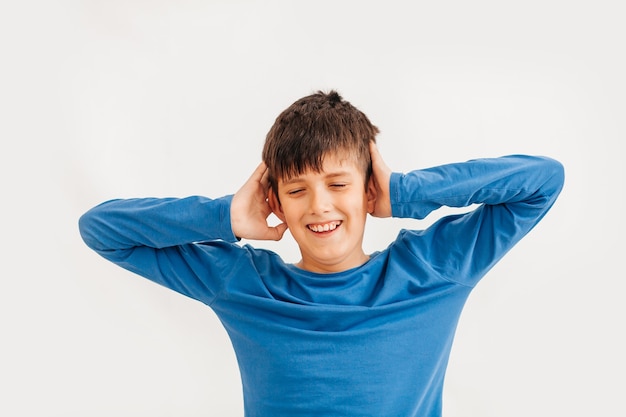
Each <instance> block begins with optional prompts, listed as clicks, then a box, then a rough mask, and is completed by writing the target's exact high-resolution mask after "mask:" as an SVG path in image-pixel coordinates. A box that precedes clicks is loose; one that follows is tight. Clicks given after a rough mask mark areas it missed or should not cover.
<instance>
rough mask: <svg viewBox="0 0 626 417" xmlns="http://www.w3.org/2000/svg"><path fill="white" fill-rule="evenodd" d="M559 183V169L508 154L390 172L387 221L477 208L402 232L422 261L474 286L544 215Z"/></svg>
mask: <svg viewBox="0 0 626 417" xmlns="http://www.w3.org/2000/svg"><path fill="white" fill-rule="evenodd" d="M563 180H564V171H563V166H562V165H561V164H560V163H559V162H557V161H555V160H553V159H550V158H546V157H538V156H526V155H512V156H506V157H501V158H491V159H476V160H471V161H467V162H463V163H456V164H448V165H443V166H439V167H434V168H429V169H424V170H417V171H413V172H410V173H408V174H399V173H393V174H392V175H391V178H390V187H389V195H390V200H391V209H392V215H393V216H394V217H404V218H415V219H423V218H425V217H426V216H427V215H428V214H429V213H431V212H432V211H433V210H436V209H438V208H439V207H441V206H449V207H466V206H470V205H472V204H477V205H478V207H477V208H476V209H474V210H472V211H470V212H468V213H464V214H458V215H450V216H446V217H444V218H442V219H440V220H438V221H437V222H435V223H434V224H433V225H432V226H430V227H429V228H428V229H426V230H423V231H421V230H420V231H413V232H410V231H407V232H406V233H405V236H406V242H407V245H409V246H411V247H412V252H413V253H414V254H416V256H419V257H421V258H422V259H421V261H422V262H424V263H427V264H429V265H432V268H433V270H434V271H436V272H438V273H439V274H441V275H442V276H443V277H444V278H446V279H448V280H454V281H457V282H460V283H463V284H465V285H474V284H475V283H476V282H477V281H478V279H480V277H482V276H483V275H484V274H485V273H486V272H487V271H488V270H489V269H490V268H491V267H492V266H493V265H494V264H495V263H496V262H497V261H498V260H499V259H500V258H501V257H502V256H504V254H505V253H506V252H508V251H509V250H510V249H511V248H512V247H513V246H514V245H515V244H516V243H517V242H518V241H519V240H520V239H522V237H524V236H525V235H526V234H527V233H528V232H529V231H530V230H531V229H532V228H534V227H535V225H536V224H537V223H538V222H539V221H540V220H541V219H542V218H543V217H544V216H545V214H546V213H547V212H548V210H549V209H550V207H552V205H553V204H554V202H555V200H556V198H557V196H558V195H559V193H560V191H561V189H562V187H563Z"/></svg>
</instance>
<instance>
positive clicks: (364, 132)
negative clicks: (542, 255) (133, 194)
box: [80, 91, 563, 417]
mask: <svg viewBox="0 0 626 417" xmlns="http://www.w3.org/2000/svg"><path fill="white" fill-rule="evenodd" d="M377 133H378V129H377V128H376V127H375V126H374V125H372V124H371V123H370V121H369V120H368V118H367V117H366V116H365V115H364V114H363V113H362V112H360V111H359V110H357V109H356V108H354V107H353V106H352V105H350V103H348V102H347V101H345V100H343V99H342V98H341V97H340V96H339V94H337V92H335V91H331V92H329V93H322V92H318V93H316V94H313V95H310V96H307V97H304V98H302V99H300V100H298V101H296V102H295V103H294V104H292V105H291V106H290V107H289V108H287V109H286V110H285V111H284V112H283V113H281V114H280V115H279V117H278V118H277V119H276V122H275V124H274V125H273V127H272V128H271V130H270V132H269V133H268V135H267V138H266V143H265V147H264V149H263V163H261V164H260V165H259V166H258V167H257V169H256V170H255V171H254V173H253V174H252V176H251V177H250V179H249V180H248V181H247V182H246V183H245V184H244V185H243V186H242V187H241V189H240V190H239V191H238V192H237V193H236V194H235V195H234V196H227V197H223V198H218V199H209V198H206V197H199V196H195V197H188V198H161V199H156V198H143V199H129V200H114V201H109V202H106V203H103V204H101V205H99V206H97V207H95V208H93V209H92V210H90V211H89V212H87V213H86V214H84V215H83V216H82V217H81V220H80V230H81V234H82V236H83V239H84V241H85V242H86V243H87V245H89V246H90V247H91V248H93V249H94V250H95V251H97V252H98V253H99V254H100V255H102V256H104V257H105V258H107V259H108V260H110V261H113V262H115V263H116V264H118V265H120V266H122V267H124V268H126V269H128V270H130V271H133V272H135V273H137V274H139V275H142V276H144V277H147V278H149V279H151V280H153V281H155V282H157V283H159V284H162V285H164V286H166V287H168V288H171V289H173V290H175V291H178V292H180V293H182V294H184V295H187V296H189V297H191V298H193V299H196V300H199V301H201V302H203V303H205V304H206V305H208V306H209V307H211V308H212V309H213V311H214V312H215V313H216V314H217V316H218V317H219V319H220V320H221V322H222V323H223V325H224V327H225V328H226V330H227V332H228V334H229V337H230V339H231V341H232V344H233V347H234V349H235V352H236V355H237V360H238V364H239V367H240V371H241V378H242V385H243V394H244V408H245V415H246V416H249V417H251V416H263V417H280V416H289V417H296V416H360V417H362V416H376V417H381V416H393V417H400V416H419V417H425V416H440V415H441V406H442V389H443V381H444V374H445V370H446V366H447V362H448V356H449V353H450V348H451V345H452V340H453V336H454V332H455V328H456V324H457V321H458V318H459V315H460V313H461V310H462V308H463V305H464V303H465V301H466V299H467V297H468V295H469V294H470V292H471V290H472V288H473V287H474V286H475V285H476V284H477V282H478V281H479V279H480V278H481V277H483V276H484V275H485V274H486V273H487V271H489V269H490V268H491V267H493V265H494V264H495V263H496V262H497V261H498V260H499V259H500V258H501V257H502V256H503V255H504V254H505V253H506V252H507V251H508V250H509V249H511V247H512V246H513V245H515V243H517V242H518V241H519V240H520V239H521V238H522V237H523V236H524V235H526V234H527V233H528V232H529V231H530V230H531V229H532V228H533V227H534V226H535V225H536V224H537V222H538V221H539V220H540V219H541V218H542V217H543V216H544V215H545V214H546V212H547V211H548V209H549V208H550V207H551V206H552V205H553V203H554V201H555V200H556V198H557V195H558V194H559V192H560V190H561V188H562V185H563V167H562V166H561V164H559V163H558V162H556V161H554V160H552V159H549V158H545V157H531V156H521V155H517V156H507V157H501V158H493V159H478V160H472V161H468V162H464V163H455V164H448V165H444V166H439V167H434V168H430V169H424V170H417V171H413V172H410V173H408V174H399V173H392V172H391V171H390V169H389V168H388V167H387V166H386V165H385V163H384V162H383V160H382V158H381V156H380V154H379V152H378V150H377V148H376V146H375V144H374V142H375V136H376V134H377ZM472 204H477V208H475V209H474V210H472V211H469V212H467V213H465V214H456V215H449V216H446V217H443V218H441V219H440V220H438V221H437V222H435V223H434V224H433V225H432V226H430V227H428V228H427V229H425V230H402V231H400V233H399V234H398V236H397V239H396V240H395V241H394V242H393V243H391V244H390V245H389V246H388V247H387V248H386V249H384V250H381V251H379V252H374V253H371V254H366V253H365V252H364V251H363V248H362V241H363V232H364V227H365V220H366V217H367V215H368V214H370V215H372V216H376V217H390V216H393V217H403V218H414V219H423V218H424V217H426V216H427V215H428V214H429V213H431V212H432V211H434V210H436V209H437V208H439V207H441V206H451V207H465V206H469V205H472ZM272 212H273V213H275V214H276V216H277V217H278V218H279V219H280V220H281V221H282V223H280V224H278V225H276V226H270V225H269V224H268V222H267V218H268V216H269V215H270V214H271V213H272ZM287 228H289V230H290V232H291V234H292V236H293V238H294V239H295V241H296V242H297V244H298V246H299V248H300V252H301V256H302V257H301V260H300V261H299V262H297V263H295V264H287V263H284V262H283V261H282V260H281V258H280V257H279V256H278V255H277V254H275V253H273V252H271V251H268V250H263V249H256V248H254V247H252V246H250V245H247V244H246V245H241V244H238V241H239V240H240V239H252V240H264V239H271V240H278V239H281V237H282V236H283V234H284V232H285V231H286V230H287Z"/></svg>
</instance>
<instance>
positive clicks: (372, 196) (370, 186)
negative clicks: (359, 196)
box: [365, 175, 378, 214]
mask: <svg viewBox="0 0 626 417" xmlns="http://www.w3.org/2000/svg"><path fill="white" fill-rule="evenodd" d="M365 194H366V196H367V212H368V213H369V214H372V213H373V212H374V210H375V209H376V198H377V197H378V191H376V184H375V183H374V175H371V176H370V179H369V180H368V181H367V188H366V190H365Z"/></svg>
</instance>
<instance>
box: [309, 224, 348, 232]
mask: <svg viewBox="0 0 626 417" xmlns="http://www.w3.org/2000/svg"><path fill="white" fill-rule="evenodd" d="M340 225H341V222H340V221H334V222H328V223H318V224H309V225H308V226H307V227H308V228H309V230H311V231H312V232H315V233H324V232H332V231H333V230H335V229H336V228H337V227H339V226H340Z"/></svg>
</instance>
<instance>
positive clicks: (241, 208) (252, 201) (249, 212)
mask: <svg viewBox="0 0 626 417" xmlns="http://www.w3.org/2000/svg"><path fill="white" fill-rule="evenodd" d="M267 175H268V174H267V167H266V166H265V163H263V162H261V164H260V165H259V166H258V167H257V168H256V169H255V170H254V172H253V173H252V176H251V177H250V178H249V179H248V181H246V183H245V184H244V185H243V186H242V187H241V188H240V189H239V191H237V193H235V195H234V196H233V200H232V202H231V205H230V219H231V228H232V230H233V233H234V234H235V236H237V237H238V238H240V239H252V240H280V239H281V238H282V237H283V234H284V233H285V230H287V225H286V224H285V223H280V224H278V225H276V226H270V225H269V224H268V223H267V218H268V217H269V215H270V214H271V213H272V209H271V208H270V206H269V204H268V203H267V193H268V191H269V183H268V180H267Z"/></svg>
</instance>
